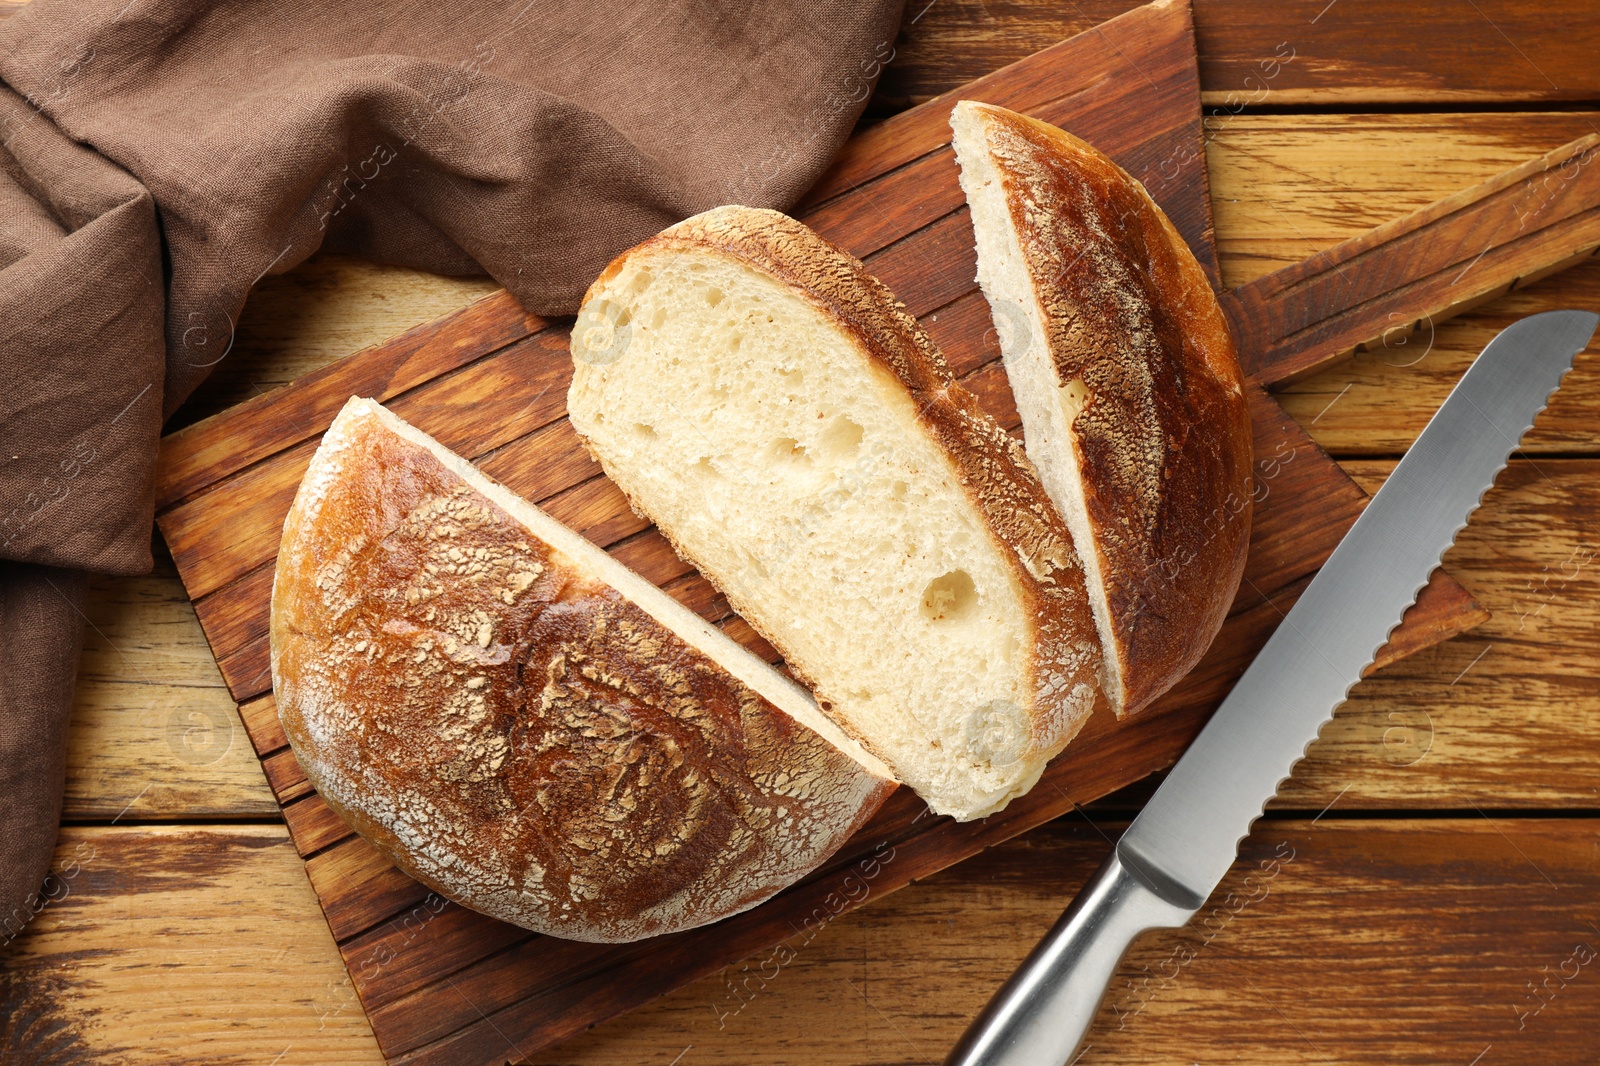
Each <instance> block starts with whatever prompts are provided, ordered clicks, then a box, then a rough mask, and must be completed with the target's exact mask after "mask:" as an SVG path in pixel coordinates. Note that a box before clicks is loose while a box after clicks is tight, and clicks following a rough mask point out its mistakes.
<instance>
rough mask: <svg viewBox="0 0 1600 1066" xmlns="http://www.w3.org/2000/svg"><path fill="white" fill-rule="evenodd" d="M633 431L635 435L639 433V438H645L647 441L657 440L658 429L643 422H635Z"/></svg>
mask: <svg viewBox="0 0 1600 1066" xmlns="http://www.w3.org/2000/svg"><path fill="white" fill-rule="evenodd" d="M633 431H634V432H635V433H637V434H638V435H639V436H641V437H643V438H645V439H646V440H655V439H656V427H655V426H650V425H646V424H645V423H643V422H635V423H634V424H633Z"/></svg>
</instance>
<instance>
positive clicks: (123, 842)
mask: <svg viewBox="0 0 1600 1066" xmlns="http://www.w3.org/2000/svg"><path fill="white" fill-rule="evenodd" d="M53 874H54V880H53V881H51V882H50V883H49V884H48V885H47V888H48V898H49V900H50V902H48V903H46V904H45V905H44V906H43V907H42V909H40V910H39V912H38V914H37V915H36V916H34V917H33V918H32V921H31V923H30V924H29V926H28V927H27V932H26V934H25V935H24V936H22V937H20V938H19V939H18V940H17V941H16V943H15V944H14V945H13V946H12V947H11V949H10V950H9V952H8V953H7V954H6V956H5V958H4V961H3V968H0V1063H4V1064H6V1066H90V1064H100V1063H118V1064H127V1066H135V1064H144V1063H162V1064H176V1063H195V1064H198V1063H208V1064H224V1066H264V1064H267V1063H276V1064H277V1066H288V1064H291V1063H298V1064H303V1066H333V1064H344V1063H376V1062H380V1061H382V1060H381V1058H380V1057H379V1055H378V1049H377V1045H376V1044H375V1043H374V1042H373V1039H372V1034H371V1030H370V1028H369V1027H368V1026H367V1023H366V1020H365V1019H364V1018H363V1017H362V1015H361V1008H360V1004H358V1003H357V1002H356V998H355V993H354V992H352V991H351V989H350V983H349V977H348V976H347V975H346V973H345V970H344V967H343V965H342V964H341V963H340V961H339V958H338V956H337V955H336V954H335V953H334V951H333V939H332V937H331V936H329V934H328V930H327V927H326V926H325V925H324V924H322V922H321V921H320V920H317V919H316V918H315V916H316V897H315V896H313V895H312V893H311V890H310V887H309V886H308V885H307V884H306V879H305V875H304V873H303V872H302V870H301V864H300V860H299V859H298V858H297V857H296V855H295V853H294V849H293V848H292V847H291V846H290V844H289V839H288V834H287V833H285V831H284V829H283V827H282V826H209V827H208V826H164V827H149V826H146V827H139V828H123V827H116V828H73V827H69V828H67V829H66V830H64V831H63V833H62V836H61V841H60V843H59V844H58V845H57V847H56V860H55V864H54V867H53Z"/></svg>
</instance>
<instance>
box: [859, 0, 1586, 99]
mask: <svg viewBox="0 0 1600 1066" xmlns="http://www.w3.org/2000/svg"><path fill="white" fill-rule="evenodd" d="M1134 6H1136V0H1073V2H1070V3H1059V2H1057V0H937V2H935V3H929V2H928V0H912V2H911V3H908V4H907V5H906V22H905V23H904V24H903V25H902V27H901V34H900V38H899V40H898V41H897V42H896V54H895V58H894V61H893V62H891V63H890V64H889V66H888V68H887V69H886V70H885V71H884V75H883V78H882V81H881V82H880V84H879V86H878V92H877V95H876V96H875V97H874V99H873V101H872V103H871V104H870V105H869V111H868V114H869V115H874V114H885V113H890V112H892V111H894V110H897V109H899V108H902V107H905V106H907V105H908V104H915V103H921V102H922V101H924V100H927V99H929V98H931V97H934V96H937V95H938V94H940V93H942V92H946V91H948V90H949V89H951V88H952V87H954V86H956V85H960V84H962V83H963V82H966V81H970V80H971V79H972V78H974V77H977V76H978V75H980V74H984V73H986V72H988V71H991V70H994V69H995V68H997V67H999V66H1002V65H1004V64H1006V63H1011V62H1014V61H1016V60H1018V59H1021V58H1022V57H1023V56H1026V55H1029V54H1030V53H1032V52H1035V51H1038V50H1039V49H1041V48H1044V47H1047V46H1048V45H1050V44H1052V43H1054V42H1056V41H1058V40H1061V39H1062V38H1064V37H1070V36H1072V35H1073V34H1075V33H1080V32H1083V31H1084V30H1087V29H1089V28H1090V27H1092V26H1095V25H1097V24H1099V23H1100V22H1103V21H1104V20H1105V19H1108V18H1110V17H1111V16H1113V15H1116V14H1120V13H1121V12H1123V11H1126V10H1128V9H1129V8H1132V7H1134ZM1194 8H1195V27H1196V30H1197V31H1198V37H1199V49H1200V80H1201V86H1202V88H1203V90H1204V97H1203V99H1204V101H1205V103H1206V105H1207V106H1210V107H1216V108H1226V109H1236V108H1239V107H1242V106H1254V107H1262V106H1270V107H1292V106H1306V105H1321V106H1327V105H1330V104H1331V105H1344V106H1350V105H1357V104H1359V105H1362V106H1381V105H1396V104H1407V105H1417V104H1428V105H1432V106H1434V107H1439V106H1446V107H1448V106H1450V105H1451V104H1453V103H1459V102H1463V101H1494V102H1498V103H1504V102H1508V101H1518V102H1535V101H1555V100H1561V101H1570V100H1596V99H1600V71H1597V70H1596V67H1595V64H1594V62H1593V60H1592V57H1593V55H1594V53H1595V51H1596V49H1597V48H1600V25H1597V24H1596V22H1595V20H1594V18H1593V14H1594V10H1593V7H1592V6H1591V5H1590V4H1588V3H1587V2H1586V0H1557V2H1554V3H1545V4H1537V5H1534V4H1519V3H1516V2H1515V0H1474V2H1473V3H1457V2H1455V0H1412V2H1411V3H1407V4H1406V5H1404V7H1403V8H1402V9H1397V8H1396V7H1395V6H1394V5H1393V4H1392V3H1387V2H1385V0H1334V2H1333V3H1329V0H1195V5H1194ZM1286 55H1290V56H1292V57H1293V58H1291V59H1290V60H1289V61H1288V62H1282V61H1281V58H1280V57H1282V56H1286Z"/></svg>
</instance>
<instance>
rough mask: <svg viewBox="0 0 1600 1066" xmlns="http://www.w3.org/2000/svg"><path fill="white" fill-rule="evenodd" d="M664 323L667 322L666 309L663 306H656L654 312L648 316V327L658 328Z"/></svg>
mask: <svg viewBox="0 0 1600 1066" xmlns="http://www.w3.org/2000/svg"><path fill="white" fill-rule="evenodd" d="M666 324H667V309H666V308H665V307H658V308H656V313H655V314H654V315H652V316H651V318H650V328H651V329H660V328H661V327H662V326H664V325H666Z"/></svg>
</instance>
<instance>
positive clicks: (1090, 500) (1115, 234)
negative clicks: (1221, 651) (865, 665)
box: [951, 101, 1253, 714]
mask: <svg viewBox="0 0 1600 1066" xmlns="http://www.w3.org/2000/svg"><path fill="white" fill-rule="evenodd" d="M951 126H952V128H953V130H954V133H955V138H954V141H955V150H956V158H957V159H958V161H959V162H960V166H961V185H962V188H963V189H965V190H966V194H967V200H968V202H969V204H970V205H971V207H972V224H973V229H974V231H975V232H976V236H977V248H978V281H979V283H980V284H981V285H982V287H983V291H984V294H985V295H986V296H987V297H988V299H989V303H990V305H991V309H992V311H993V313H994V321H995V327H996V331H997V332H998V334H999V337H1000V348H1001V353H1002V355H1003V356H1004V361H1005V367H1006V373H1007V375H1008V376H1009V378H1010V380H1011V388H1012V392H1013V393H1014V394H1015V397H1016V401H1017V409H1018V411H1019V412H1020V413H1021V415H1022V422H1023V428H1024V433H1025V435H1026V440H1027V449H1028V456H1029V457H1030V458H1031V459H1032V460H1033V462H1034V463H1035V464H1036V465H1037V467H1038V469H1039V474H1040V476H1041V477H1042V478H1043V480H1044V485H1045V488H1046V489H1048V490H1049V493H1050V498H1051V499H1052V500H1053V501H1054V502H1055V505H1056V507H1057V508H1058V509H1059V510H1060V512H1061V514H1062V515H1063V516H1064V517H1065V518H1066V520H1067V524H1068V526H1070V527H1071V529H1072V536H1073V541H1074V543H1075V545H1076V546H1077V549H1078V553H1079V556H1080V557H1081V558H1082V560H1083V565H1084V569H1085V570H1086V572H1087V574H1088V588H1089V597H1090V602H1091V603H1092V604H1093V606H1094V614H1095V621H1096V623H1097V625H1098V626H1099V631H1100V643H1101V647H1102V649H1103V650H1104V652H1105V677H1104V688H1105V691H1106V694H1107V696H1108V697H1109V698H1110V701H1111V703H1112V706H1113V707H1115V708H1116V709H1117V712H1118V713H1119V714H1123V713H1131V712H1133V711H1135V710H1138V709H1140V708H1141V707H1144V706H1145V705H1147V704H1148V703H1149V702H1150V701H1151V700H1153V699H1155V698H1156V697H1157V696H1159V695H1160V694H1161V693H1163V692H1165V691H1166V690H1167V689H1168V688H1170V687H1171V686H1172V684H1173V683H1174V682H1176V681H1177V680H1178V679H1179V678H1180V677H1182V676H1183V675H1184V674H1186V673H1187V672H1188V671H1189V670H1190V668H1191V667H1193V666H1194V664H1195V663H1196V662H1197V661H1198V660H1199V659H1200V656H1201V655H1202V654H1204V652H1205V650H1206V649H1207V648H1208V647H1209V646H1210V644H1211V640H1212V638H1213V637H1214V636H1216V633H1217V630H1218V628H1219V627H1220V626H1221V625H1222V621H1223V618H1224V617H1225V616H1226V614H1227V611H1228V608H1229V606H1230V605H1231V604H1232V602H1233V597H1234V593H1235V592H1236V591H1237V589H1238V586H1239V579H1240V577H1241V575H1242V574H1243V573H1244V560H1245V551H1246V547H1247V542H1248V540H1249V534H1250V511H1251V502H1252V494H1253V482H1252V480H1251V477H1250V467H1251V423H1250V415H1249V411H1248V409H1247V401H1246V398H1245V394H1244V388H1243V382H1242V375H1241V374H1240V370H1239V361H1238V358H1237V356H1236V355H1235V353H1234V348H1233V341H1232V339H1231V338H1230V336H1229V334H1228V326H1227V322H1226V320H1225V319H1224V318H1223V314H1222V309H1221V308H1220V307H1219V306H1218V304H1217V299H1216V295H1215V293H1213V291H1212V289H1211V284H1210V282H1209V281H1208V280H1207V278H1206V275H1205V272H1204V270H1202V269H1201V267H1200V264H1199V263H1198V262H1197V261H1196V260H1195V258H1194V255H1193V253H1192V252H1191V251H1190V250H1189V246H1188V245H1187V244H1185V243H1184V240H1183V238H1182V236H1180V235H1179V233H1178V231H1177V230H1176V229H1175V228H1173V226H1172V223H1171V222H1170V221H1168V219H1167V217H1166V215H1165V214H1164V213H1162V211H1161V209H1160V208H1159V207H1157V206H1156V203H1155V201H1154V200H1152V199H1151V198H1150V196H1149V194H1148V193H1147V192H1146V191H1145V188H1144V186H1143V185H1141V184H1140V183H1139V182H1138V181H1136V180H1135V179H1134V178H1132V177H1131V176H1130V175H1128V174H1127V173H1126V172H1125V171H1123V170H1122V168H1120V167H1119V166H1117V165H1116V164H1115V163H1114V162H1112V161H1111V160H1110V159H1108V158H1107V157H1106V156H1104V155H1102V154H1101V153H1100V152H1099V151H1097V150H1095V149H1094V148H1093V147H1091V146H1090V145H1088V144H1086V143H1084V142H1083V141H1081V140H1079V139H1078V138H1076V137H1073V136H1071V135H1070V134H1068V133H1065V132H1063V131H1061V130H1059V129H1057V128H1055V127H1054V126H1050V125H1047V124H1046V123H1043V122H1039V121H1037V120H1035V119H1031V118H1027V117H1025V116H1023V115H1019V114H1017V113H1016V112H1013V111H1007V110H1006V109H1004V108H1000V107H992V106H990V105H987V104H978V103H972V102H970V101H962V102H961V103H959V104H957V105H956V108H955V112H954V114H953V115H952V117H951Z"/></svg>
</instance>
